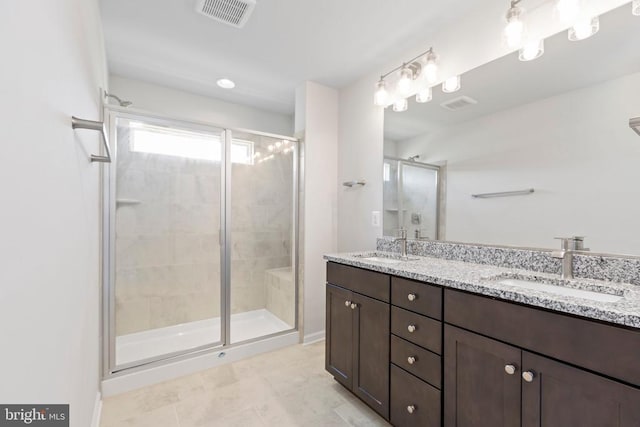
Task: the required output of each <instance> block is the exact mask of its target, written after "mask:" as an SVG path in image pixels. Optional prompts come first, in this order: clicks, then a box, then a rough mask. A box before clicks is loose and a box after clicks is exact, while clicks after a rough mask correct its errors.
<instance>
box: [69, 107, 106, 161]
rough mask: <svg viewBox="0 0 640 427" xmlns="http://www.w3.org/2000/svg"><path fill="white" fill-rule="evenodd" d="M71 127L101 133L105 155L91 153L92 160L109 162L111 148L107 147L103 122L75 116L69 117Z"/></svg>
mask: <svg viewBox="0 0 640 427" xmlns="http://www.w3.org/2000/svg"><path fill="white" fill-rule="evenodd" d="M71 127H72V128H73V129H90V130H97V131H99V132H100V133H101V134H102V143H103V144H104V151H105V152H106V153H107V155H106V156H98V155H95V154H92V155H91V161H92V162H102V163H111V150H110V149H109V138H108V137H107V127H106V126H105V125H104V122H97V121H95V120H85V119H79V118H77V117H75V116H72V117H71Z"/></svg>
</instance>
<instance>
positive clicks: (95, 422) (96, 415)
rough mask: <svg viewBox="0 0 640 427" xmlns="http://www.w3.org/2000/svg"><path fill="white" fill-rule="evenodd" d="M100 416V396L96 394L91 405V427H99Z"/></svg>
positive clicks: (98, 393)
mask: <svg viewBox="0 0 640 427" xmlns="http://www.w3.org/2000/svg"><path fill="white" fill-rule="evenodd" d="M101 415H102V395H101V394H100V392H97V393H96V401H95V403H94V404H93V416H92V417H91V427H100V416H101Z"/></svg>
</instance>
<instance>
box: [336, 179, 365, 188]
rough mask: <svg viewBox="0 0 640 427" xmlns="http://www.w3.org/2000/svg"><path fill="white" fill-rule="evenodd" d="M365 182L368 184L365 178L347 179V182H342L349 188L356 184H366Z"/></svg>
mask: <svg viewBox="0 0 640 427" xmlns="http://www.w3.org/2000/svg"><path fill="white" fill-rule="evenodd" d="M365 184H366V182H365V181H364V180H361V181H346V182H343V183H342V185H344V186H345V187H349V188H351V187H353V186H356V185H362V186H364V185H365Z"/></svg>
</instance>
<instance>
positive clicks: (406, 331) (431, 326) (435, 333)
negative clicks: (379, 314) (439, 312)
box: [391, 307, 442, 354]
mask: <svg viewBox="0 0 640 427" xmlns="http://www.w3.org/2000/svg"><path fill="white" fill-rule="evenodd" d="M411 331H413V332H411ZM391 333H393V334H394V335H397V336H399V337H401V338H404V339H406V340H407V341H411V342H412V343H414V344H418V345H419V346H421V347H424V348H426V349H428V350H431V351H433V352H434V353H438V354H442V323H441V322H439V321H437V320H433V319H430V318H428V317H425V316H421V315H419V314H416V313H413V312H411V311H407V310H404V309H402V308H398V307H391Z"/></svg>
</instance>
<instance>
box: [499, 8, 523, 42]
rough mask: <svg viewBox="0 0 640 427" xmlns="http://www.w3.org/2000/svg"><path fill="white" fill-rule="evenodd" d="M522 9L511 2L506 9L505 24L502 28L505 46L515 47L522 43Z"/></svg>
mask: <svg viewBox="0 0 640 427" xmlns="http://www.w3.org/2000/svg"><path fill="white" fill-rule="evenodd" d="M522 12H523V11H522V9H520V8H519V7H517V6H515V5H514V3H513V2H512V3H511V8H509V10H508V11H507V26H506V27H505V28H504V38H505V40H506V42H507V46H509V47H510V48H515V47H518V46H520V43H522V36H523V35H524V22H522Z"/></svg>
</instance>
